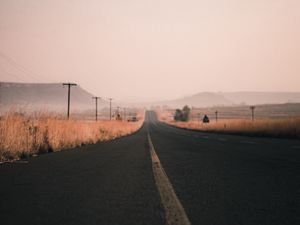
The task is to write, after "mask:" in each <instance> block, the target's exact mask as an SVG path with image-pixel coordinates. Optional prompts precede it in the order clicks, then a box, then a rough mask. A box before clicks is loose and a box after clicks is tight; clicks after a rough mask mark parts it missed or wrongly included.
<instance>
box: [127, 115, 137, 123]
mask: <svg viewBox="0 0 300 225" xmlns="http://www.w3.org/2000/svg"><path fill="white" fill-rule="evenodd" d="M127 121H128V122H137V121H139V120H138V118H137V117H136V116H131V117H128V119H127Z"/></svg>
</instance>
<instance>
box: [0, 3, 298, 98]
mask: <svg viewBox="0 0 300 225" xmlns="http://www.w3.org/2000/svg"><path fill="white" fill-rule="evenodd" d="M299 9H300V2H299V1H297V0H278V1H273V0H263V1H258V0H254V1H237V0H228V1H221V0H213V1H196V0H189V1H184V2H183V1H177V0H175V1H174V0H172V1H171V0H165V1H157V0H154V1H135V0H130V1H83V0H78V1H52V0H51V1H50V0H44V1H34V0H27V1H21V0H2V1H1V3H0V80H1V81H2V82H26V83H59V82H77V83H78V84H80V85H81V87H83V88H84V89H85V90H87V91H88V92H89V93H92V94H93V95H98V96H105V97H112V98H115V99H119V100H120V101H122V100H124V101H127V102H137V101H139V102H143V101H162V100H172V99H180V98H183V97H184V96H192V95H195V94H197V93H201V92H216V93H218V92H236V91H251V92H299V91H300V76H299V72H300V42H299V40H300V30H299V27H300V14H299ZM225 97H226V99H227V100H229V101H230V99H228V96H225ZM238 102H241V101H238Z"/></svg>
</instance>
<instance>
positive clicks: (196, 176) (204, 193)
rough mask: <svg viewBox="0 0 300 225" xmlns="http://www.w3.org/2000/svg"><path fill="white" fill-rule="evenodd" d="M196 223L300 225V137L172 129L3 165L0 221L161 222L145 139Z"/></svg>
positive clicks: (155, 128) (148, 127)
mask: <svg viewBox="0 0 300 225" xmlns="http://www.w3.org/2000/svg"><path fill="white" fill-rule="evenodd" d="M148 132H149V133H150V136H151V139H152V142H153V145H154V148H155V151H156V153H157V155H158V157H159V159H160V162H161V164H162V166H163V167H164V169H165V172H166V174H167V176H168V177H169V180H170V182H171V184H172V185H173V188H174V190H175V192H176V194H177V197H178V199H179V200H180V202H181V204H182V206H183V207H184V209H185V212H186V214H187V216H188V218H189V220H190V221H191V223H192V224H194V225H195V224H199V225H206V224H209V225H212V224H218V225H222V224H224V225H225V224H226V225H235V224H239V225H241V224H264V225H267V224H272V225H273V224H280V225H283V224H295V225H296V224H300V141H299V140H283V139H281V140H279V139H271V138H253V137H245V136H235V135H219V134H208V133H201V132H195V131H187V130H183V129H179V128H175V127H171V126H168V125H165V124H163V123H160V122H158V121H157V119H156V117H155V114H154V113H152V112H148V113H147V116H146V122H145V124H144V126H143V128H142V129H141V130H140V131H139V132H137V133H135V134H133V135H131V136H128V137H124V138H120V139H117V140H114V141H110V142H106V143H99V144H96V145H89V146H85V147H81V148H78V149H73V150H66V151H62V152H57V153H51V154H45V155H41V156H38V157H35V158H31V159H30V160H29V163H26V164H24V163H10V164H1V165H0V181H1V186H0V223H1V224H2V225H6V224H98V225H99V224H105V225H110V224H112V225H114V224H119V225H122V224H128V225H134V224H139V225H142V224H153V225H160V224H164V223H165V222H164V210H163V206H162V204H161V201H160V196H159V193H158V191H157V187H156V185H155V181H154V177H153V172H152V163H151V158H150V153H149V144H148V140H147V134H148Z"/></svg>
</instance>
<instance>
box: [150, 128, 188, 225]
mask: <svg viewBox="0 0 300 225" xmlns="http://www.w3.org/2000/svg"><path fill="white" fill-rule="evenodd" d="M148 142H149V148H150V154H151V160H152V169H153V174H154V179H155V183H156V186H157V189H158V192H159V194H160V198H161V202H162V205H163V207H164V210H165V219H166V224H167V225H191V222H190V220H189V218H188V217H187V215H186V213H185V210H184V208H183V206H182V204H181V203H180V201H179V199H178V197H177V195H176V193H175V191H174V188H173V186H172V184H171V182H170V180H169V178H168V176H167V174H166V172H165V170H164V168H163V167H162V165H161V163H160V160H159V158H158V156H157V154H156V152H155V149H154V146H153V143H152V140H151V137H150V134H149V132H148Z"/></svg>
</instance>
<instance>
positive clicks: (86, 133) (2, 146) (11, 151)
mask: <svg viewBox="0 0 300 225" xmlns="http://www.w3.org/2000/svg"><path fill="white" fill-rule="evenodd" d="M139 118H140V120H139V121H138V122H134V123H133V122H126V121H115V120H113V121H98V122H91V121H82V120H67V119H62V118H61V117H59V116H54V115H48V114H39V115H35V116H25V115H22V114H19V113H8V114H6V115H5V116H3V117H1V120H0V161H6V160H11V159H16V158H20V157H24V156H28V155H32V154H38V153H44V152H52V151H59V150H61V149H66V148H73V147H77V146H81V145H84V144H92V143H96V142H98V141H106V140H111V139H115V138H117V137H120V136H124V135H127V134H130V133H133V132H135V131H136V130H138V129H139V128H140V127H141V125H142V123H143V114H142V113H140V116H139Z"/></svg>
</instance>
